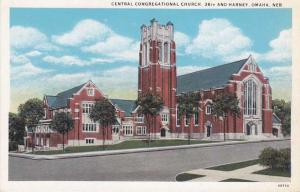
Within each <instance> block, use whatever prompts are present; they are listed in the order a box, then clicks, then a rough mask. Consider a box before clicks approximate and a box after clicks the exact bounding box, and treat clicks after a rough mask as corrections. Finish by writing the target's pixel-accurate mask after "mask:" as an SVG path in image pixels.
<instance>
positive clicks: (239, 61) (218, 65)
mask: <svg viewBox="0 0 300 192" xmlns="http://www.w3.org/2000/svg"><path fill="white" fill-rule="evenodd" d="M243 60H245V61H246V60H248V58H246V59H240V60H237V61H233V62H230V63H225V64H222V65H217V66H214V67H210V68H206V69H201V70H198V71H194V72H191V73H186V74H183V75H178V76H177V77H181V76H185V75H190V74H193V73H197V72H200V71H201V72H202V71H206V70H210V69H215V68H218V67H223V66H225V65H229V64H233V63H238V62H241V61H243Z"/></svg>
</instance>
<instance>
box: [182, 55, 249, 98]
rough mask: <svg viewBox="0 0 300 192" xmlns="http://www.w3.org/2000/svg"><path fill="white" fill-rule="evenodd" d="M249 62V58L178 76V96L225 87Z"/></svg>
mask: <svg viewBox="0 0 300 192" xmlns="http://www.w3.org/2000/svg"><path fill="white" fill-rule="evenodd" d="M247 60H248V58H247V59H243V60H239V61H235V62H232V63H227V64H224V65H219V66H216V67H212V68H208V69H204V70H201V71H196V72H193V73H189V74H185V75H180V76H177V94H180V93H184V92H191V91H200V90H201V89H203V90H207V89H210V88H220V87H223V86H224V85H226V84H227V83H228V81H229V80H230V79H231V77H232V74H236V73H238V72H239V70H240V69H241V68H242V66H243V65H244V64H245V63H246V61H247Z"/></svg>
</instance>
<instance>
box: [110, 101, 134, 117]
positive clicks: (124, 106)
mask: <svg viewBox="0 0 300 192" xmlns="http://www.w3.org/2000/svg"><path fill="white" fill-rule="evenodd" d="M110 100H111V102H112V103H113V104H114V105H115V106H116V107H118V108H119V109H121V110H123V111H124V112H125V116H127V117H128V116H131V112H132V111H133V110H134V108H135V101H134V100H125V99H110Z"/></svg>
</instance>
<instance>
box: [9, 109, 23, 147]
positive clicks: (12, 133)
mask: <svg viewBox="0 0 300 192" xmlns="http://www.w3.org/2000/svg"><path fill="white" fill-rule="evenodd" d="M24 134H25V123H24V119H22V118H21V117H20V116H19V115H17V114H15V113H9V150H16V149H17V146H18V145H21V144H23V143H24Z"/></svg>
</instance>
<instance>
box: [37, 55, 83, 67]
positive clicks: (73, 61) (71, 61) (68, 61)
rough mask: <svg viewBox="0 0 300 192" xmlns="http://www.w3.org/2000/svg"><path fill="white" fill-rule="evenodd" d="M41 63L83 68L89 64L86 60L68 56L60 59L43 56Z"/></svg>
mask: <svg viewBox="0 0 300 192" xmlns="http://www.w3.org/2000/svg"><path fill="white" fill-rule="evenodd" d="M43 61H45V62H48V63H54V64H62V65H78V66H85V65H88V64H89V62H88V61H86V60H82V59H80V58H79V57H77V56H70V55H65V56H62V57H54V56H45V57H43Z"/></svg>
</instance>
